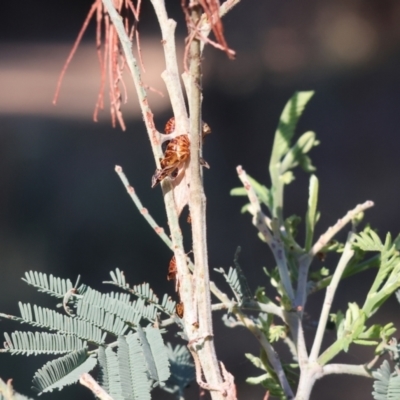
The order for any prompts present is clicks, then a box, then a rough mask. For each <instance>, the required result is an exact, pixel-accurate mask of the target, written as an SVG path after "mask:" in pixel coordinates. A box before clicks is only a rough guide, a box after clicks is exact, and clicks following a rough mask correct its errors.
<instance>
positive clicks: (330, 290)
mask: <svg viewBox="0 0 400 400" xmlns="http://www.w3.org/2000/svg"><path fill="white" fill-rule="evenodd" d="M353 241H354V233H353V232H350V233H349V235H348V236H347V241H346V245H345V247H344V250H343V253H342V256H341V257H340V260H339V263H338V265H337V267H336V270H335V273H334V274H333V277H332V281H331V283H330V284H329V286H328V287H327V289H326V293H325V300H324V304H323V306H322V311H321V316H320V318H319V323H318V328H317V332H316V334H315V339H314V343H313V346H312V349H311V353H310V362H311V363H313V362H315V361H316V360H317V358H318V355H319V351H320V349H321V345H322V339H323V337H324V333H325V329H326V323H327V322H328V318H329V312H330V310H331V306H332V302H333V298H334V297H335V293H336V289H337V287H338V285H339V282H340V279H341V277H342V274H343V271H344V269H345V268H346V266H347V264H348V263H349V261H350V259H351V258H352V257H353V255H354V250H353V249H352V244H353Z"/></svg>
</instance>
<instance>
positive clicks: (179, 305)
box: [175, 302, 185, 319]
mask: <svg viewBox="0 0 400 400" xmlns="http://www.w3.org/2000/svg"><path fill="white" fill-rule="evenodd" d="M175 312H176V315H177V316H178V317H179V318H180V319H182V318H183V315H184V312H185V306H184V305H183V303H182V302H181V303H176V306H175Z"/></svg>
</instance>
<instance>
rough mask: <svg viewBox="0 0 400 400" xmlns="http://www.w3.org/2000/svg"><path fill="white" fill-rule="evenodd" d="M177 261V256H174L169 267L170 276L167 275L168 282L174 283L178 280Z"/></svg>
mask: <svg viewBox="0 0 400 400" xmlns="http://www.w3.org/2000/svg"><path fill="white" fill-rule="evenodd" d="M177 272H178V271H177V269H176V259H175V256H172V258H171V261H170V262H169V266H168V275H167V280H169V281H172V280H175V279H176V273H177Z"/></svg>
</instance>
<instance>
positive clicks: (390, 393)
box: [372, 360, 400, 400]
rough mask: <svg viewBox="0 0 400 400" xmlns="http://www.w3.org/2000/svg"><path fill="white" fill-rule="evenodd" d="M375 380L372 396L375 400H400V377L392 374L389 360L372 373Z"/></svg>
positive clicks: (394, 373)
mask: <svg viewBox="0 0 400 400" xmlns="http://www.w3.org/2000/svg"><path fill="white" fill-rule="evenodd" d="M372 375H373V377H374V378H375V381H374V391H373V392H372V395H373V396H374V399H375V400H398V399H399V398H400V375H399V374H398V372H397V371H396V372H393V373H392V372H391V371H390V366H389V363H388V361H387V360H384V361H383V363H382V365H381V367H380V368H379V369H378V370H377V371H375V372H373V373H372Z"/></svg>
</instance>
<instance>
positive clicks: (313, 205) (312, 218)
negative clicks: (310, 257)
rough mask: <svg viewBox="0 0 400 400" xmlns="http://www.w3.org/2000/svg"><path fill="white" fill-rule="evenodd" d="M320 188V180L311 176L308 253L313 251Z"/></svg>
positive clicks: (308, 211) (306, 245)
mask: <svg viewBox="0 0 400 400" xmlns="http://www.w3.org/2000/svg"><path fill="white" fill-rule="evenodd" d="M318 186H319V183H318V178H317V177H316V176H315V175H311V177H310V187H309V196H308V210H307V214H306V243H305V250H306V251H307V252H308V251H309V250H310V249H311V246H312V241H313V237H314V229H315V224H316V223H317V204H318Z"/></svg>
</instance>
